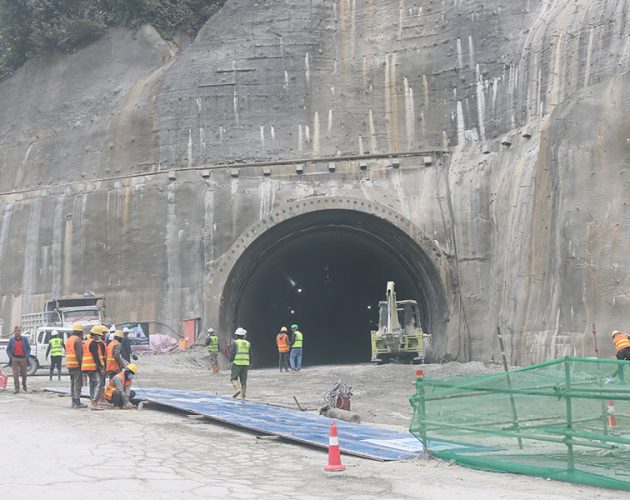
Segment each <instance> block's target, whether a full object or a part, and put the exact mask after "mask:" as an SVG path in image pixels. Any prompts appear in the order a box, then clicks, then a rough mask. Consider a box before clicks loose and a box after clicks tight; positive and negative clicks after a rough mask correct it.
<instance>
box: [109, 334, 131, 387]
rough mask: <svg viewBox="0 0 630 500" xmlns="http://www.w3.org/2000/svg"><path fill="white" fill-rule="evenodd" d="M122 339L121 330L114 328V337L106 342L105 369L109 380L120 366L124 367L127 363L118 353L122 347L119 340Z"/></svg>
mask: <svg viewBox="0 0 630 500" xmlns="http://www.w3.org/2000/svg"><path fill="white" fill-rule="evenodd" d="M122 339H123V332H122V330H116V331H115V332H114V339H113V340H112V341H111V342H110V343H109V344H107V348H106V349H105V354H106V356H107V357H106V359H105V369H106V370H107V377H108V379H109V380H111V378H112V377H114V375H116V374H117V373H118V372H119V371H120V369H121V368H124V367H125V366H127V365H128V364H129V363H127V361H125V360H124V359H123V358H122V356H121V355H120V350H121V347H122V346H121V344H120V342H121V341H122Z"/></svg>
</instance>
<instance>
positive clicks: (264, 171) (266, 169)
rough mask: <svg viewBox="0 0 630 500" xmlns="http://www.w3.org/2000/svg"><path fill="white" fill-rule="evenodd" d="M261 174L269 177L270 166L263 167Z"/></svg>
mask: <svg viewBox="0 0 630 500" xmlns="http://www.w3.org/2000/svg"><path fill="white" fill-rule="evenodd" d="M263 175H264V176H266V177H269V176H270V175H271V167H264V168H263Z"/></svg>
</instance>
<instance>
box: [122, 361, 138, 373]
mask: <svg viewBox="0 0 630 500" xmlns="http://www.w3.org/2000/svg"><path fill="white" fill-rule="evenodd" d="M125 370H129V371H130V372H131V373H133V374H134V375H135V374H136V373H138V367H137V366H136V364H135V363H129V364H128V365H127V366H125Z"/></svg>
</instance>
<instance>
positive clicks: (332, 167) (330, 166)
mask: <svg viewBox="0 0 630 500" xmlns="http://www.w3.org/2000/svg"><path fill="white" fill-rule="evenodd" d="M335 170H337V165H336V164H335V162H334V161H331V162H330V163H328V171H329V172H334V171H335Z"/></svg>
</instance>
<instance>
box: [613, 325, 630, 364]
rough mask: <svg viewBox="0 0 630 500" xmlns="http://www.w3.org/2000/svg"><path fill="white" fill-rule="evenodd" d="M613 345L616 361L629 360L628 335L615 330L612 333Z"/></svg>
mask: <svg viewBox="0 0 630 500" xmlns="http://www.w3.org/2000/svg"><path fill="white" fill-rule="evenodd" d="M612 338H613V344H615V351H616V352H617V359H623V360H630V339H628V334H626V333H623V332H620V331H618V330H615V331H614V332H612Z"/></svg>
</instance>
